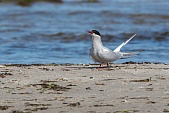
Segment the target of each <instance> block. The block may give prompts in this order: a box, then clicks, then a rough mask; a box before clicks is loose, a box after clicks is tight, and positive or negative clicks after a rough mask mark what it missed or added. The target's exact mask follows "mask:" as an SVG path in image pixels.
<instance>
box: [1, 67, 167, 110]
mask: <svg viewBox="0 0 169 113" xmlns="http://www.w3.org/2000/svg"><path fill="white" fill-rule="evenodd" d="M97 66H98V65H87V64H86V65H55V64H53V65H1V66H0V84H1V86H0V113H47V112H48V113H163V112H169V65H167V64H112V65H111V67H110V69H109V70H107V69H105V68H101V69H100V70H97V69H96V67H97Z"/></svg>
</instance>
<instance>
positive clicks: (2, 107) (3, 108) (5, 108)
mask: <svg viewBox="0 0 169 113" xmlns="http://www.w3.org/2000/svg"><path fill="white" fill-rule="evenodd" d="M10 107H14V106H0V110H7V109H9V108H10Z"/></svg>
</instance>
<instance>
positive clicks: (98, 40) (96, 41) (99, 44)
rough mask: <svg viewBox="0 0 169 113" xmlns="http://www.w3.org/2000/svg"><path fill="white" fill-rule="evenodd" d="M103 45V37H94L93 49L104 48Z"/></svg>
mask: <svg viewBox="0 0 169 113" xmlns="http://www.w3.org/2000/svg"><path fill="white" fill-rule="evenodd" d="M102 46H103V44H102V41H101V37H99V36H98V37H93V36H92V47H93V48H100V47H102Z"/></svg>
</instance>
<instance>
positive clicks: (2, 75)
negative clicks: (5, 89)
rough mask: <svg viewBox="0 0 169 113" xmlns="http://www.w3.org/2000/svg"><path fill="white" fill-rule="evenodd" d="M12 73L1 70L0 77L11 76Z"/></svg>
mask: <svg viewBox="0 0 169 113" xmlns="http://www.w3.org/2000/svg"><path fill="white" fill-rule="evenodd" d="M11 75H12V74H11V73H9V72H3V71H1V73H0V78H5V77H6V76H11Z"/></svg>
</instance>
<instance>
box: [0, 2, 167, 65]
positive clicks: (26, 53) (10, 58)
mask: <svg viewBox="0 0 169 113" xmlns="http://www.w3.org/2000/svg"><path fill="white" fill-rule="evenodd" d="M93 29H95V30H98V31H99V32H100V33H101V35H102V41H103V44H104V46H106V47H108V48H110V49H112V50H114V49H115V48H116V47H118V46H119V45H120V44H121V43H122V42H124V41H126V40H127V39H129V38H130V37H131V36H132V35H134V34H137V35H136V36H135V37H134V38H133V39H132V40H131V41H130V42H129V43H128V44H127V45H125V46H124V47H123V48H122V49H121V51H122V52H138V53H139V55H137V56H134V57H132V58H128V59H120V60H117V61H115V62H114V63H124V62H129V61H132V62H138V63H139V62H152V63H169V0H98V1H97V2H87V0H63V3H54V2H35V3H32V4H30V5H28V6H21V5H17V4H15V3H0V64H51V63H56V64H66V63H71V64H90V63H94V62H93V61H92V60H91V58H90V57H89V49H90V48H91V44H92V40H91V36H90V34H89V33H88V31H89V30H93Z"/></svg>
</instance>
